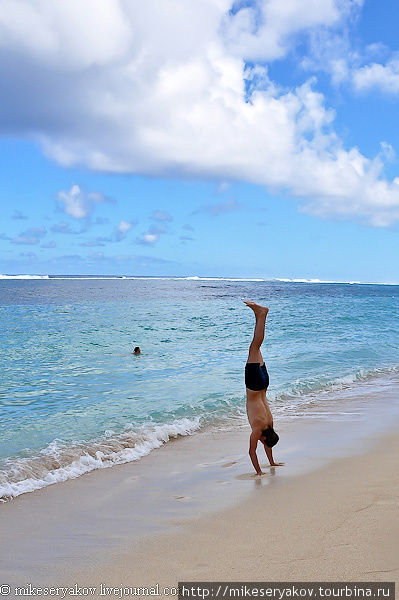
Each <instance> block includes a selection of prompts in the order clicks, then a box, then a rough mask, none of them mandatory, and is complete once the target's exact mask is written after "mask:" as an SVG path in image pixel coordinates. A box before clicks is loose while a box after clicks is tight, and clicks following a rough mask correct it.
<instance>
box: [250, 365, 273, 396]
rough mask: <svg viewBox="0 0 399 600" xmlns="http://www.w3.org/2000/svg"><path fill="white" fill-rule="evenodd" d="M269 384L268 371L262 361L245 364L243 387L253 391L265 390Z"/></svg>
mask: <svg viewBox="0 0 399 600" xmlns="http://www.w3.org/2000/svg"><path fill="white" fill-rule="evenodd" d="M268 386H269V373H268V372H267V369H266V365H265V363H263V365H261V364H260V363H247V364H246V365H245V387H247V388H248V389H249V390H253V391H254V392H258V391H259V390H267V388H268Z"/></svg>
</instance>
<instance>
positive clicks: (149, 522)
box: [0, 379, 399, 585]
mask: <svg viewBox="0 0 399 600" xmlns="http://www.w3.org/2000/svg"><path fill="white" fill-rule="evenodd" d="M365 392H366V390H363V392H362V393H360V392H359V395H358V398H357V400H356V401H354V400H353V398H352V403H351V404H350V405H349V404H348V403H345V400H344V399H343V406H345V408H346V410H347V412H348V414H346V415H343V414H340V413H339V412H336V414H335V416H334V415H333V414H331V412H330V408H331V407H329V406H328V405H325V404H324V405H323V409H324V415H323V414H322V413H321V414H319V416H318V418H315V417H312V418H308V419H305V418H303V417H301V418H299V419H291V420H287V421H285V422H281V423H280V426H279V429H278V431H279V433H280V434H281V440H282V442H283V443H280V444H278V446H276V449H275V455H276V460H283V461H285V462H286V466H284V467H280V468H277V469H268V472H267V475H266V476H264V477H262V478H260V479H259V478H255V477H254V474H253V472H252V467H251V465H250V462H249V458H248V454H247V445H248V437H249V428H248V426H245V427H242V428H239V429H230V430H229V429H226V430H225V431H220V430H213V431H212V430H210V431H203V432H198V433H196V434H195V435H192V436H188V437H183V438H179V439H176V440H173V441H172V442H170V443H168V444H166V445H164V446H162V447H161V448H160V449H158V450H155V451H153V452H152V453H151V454H150V455H147V456H145V457H143V458H142V459H140V461H138V462H133V463H127V464H124V465H117V466H114V467H113V468H112V469H100V470H96V471H93V472H91V473H88V474H87V475H85V476H84V477H80V478H78V479H74V480H68V481H66V482H64V483H59V484H58V485H53V486H49V487H47V488H43V489H41V490H38V491H36V492H33V493H32V494H24V495H22V496H19V497H18V498H16V499H14V500H12V501H11V502H7V503H5V504H3V505H1V506H0V521H1V523H0V526H1V529H2V541H3V545H4V547H6V548H7V549H8V552H7V557H6V558H5V559H4V560H3V561H2V562H3V564H2V571H1V576H2V580H3V581H7V582H8V581H9V582H13V583H14V584H15V585H21V584H23V583H24V582H25V581H32V582H34V583H48V580H49V579H50V576H49V575H48V573H49V566H50V567H51V569H50V570H51V580H52V581H54V583H57V582H58V584H60V581H61V580H62V581H64V582H65V581H66V580H69V581H75V579H76V578H77V577H78V576H79V577H80V578H81V580H82V581H83V582H84V581H85V580H86V579H87V578H88V577H89V578H92V579H91V580H92V581H95V579H96V577H98V576H99V575H100V574H103V573H106V574H107V577H108V579H107V582H108V580H109V582H111V581H113V582H116V579H117V578H118V577H119V578H120V577H121V576H122V575H123V573H122V572H121V571H120V569H121V568H122V567H121V565H126V564H127V563H128V562H129V561H130V562H131V560H130V559H129V556H130V555H131V556H134V557H135V558H134V560H135V561H136V562H137V561H138V562H137V564H138V565H141V566H140V569H141V571H140V569H139V571H137V573H136V578H139V579H140V577H141V578H143V577H145V573H147V571H146V569H147V567H146V565H147V563H148V564H152V568H153V570H154V572H155V573H157V568H158V569H159V566H158V567H157V566H156V564H154V561H155V559H156V557H158V560H159V556H160V554H159V550H156V547H157V544H164V548H165V552H166V556H167V557H169V555H170V560H172V557H173V556H174V557H175V558H174V560H175V561H177V563H176V564H180V562H181V561H183V562H181V564H185V565H186V567H185V569H186V570H183V571H182V573H181V577H182V578H183V579H186V580H187V579H189V578H192V577H194V576H196V573H197V571H198V576H199V577H202V578H203V579H205V580H206V579H209V578H211V573H214V575H213V576H212V577H214V578H216V579H218V577H217V576H216V571H209V572H208V571H206V569H205V571H203V570H201V569H202V568H201V569H199V570H197V571H195V572H194V571H192V570H191V571H190V568H191V567H190V564H189V562H188V563H187V561H186V562H184V560H185V558H184V555H182V556H180V554H179V552H178V549H177V546H178V547H179V548H180V547H182V548H184V547H185V546H184V544H185V543H186V544H187V548H186V550H187V553H188V554H187V556H190V543H189V542H190V539H191V542H192V540H193V536H194V538H195V539H196V537H195V536H196V534H195V528H196V527H197V531H198V532H199V533H198V535H199V538H200V539H201V540H202V546H201V545H200V547H201V548H202V550H201V551H202V552H204V553H205V554H207V553H208V552H209V553H210V554H212V544H211V546H210V547H209V548H208V549H207V548H206V543H205V541H204V539H205V538H204V535H205V533H204V532H208V533H207V535H208V537H209V540H211V539H213V538H212V536H213V535H214V533H213V532H214V531H215V528H216V530H217V529H218V528H219V529H222V530H223V534H221V535H223V538H224V539H225V541H226V544H227V546H232V547H233V548H235V547H236V545H237V543H238V541H237V536H236V535H235V533H234V530H232V529H231V528H230V529H229V526H228V522H229V520H230V519H232V520H233V522H234V523H235V522H237V523H238V526H239V529H240V530H242V531H243V532H245V531H248V532H249V531H251V534H249V533H248V535H251V536H252V535H254V533H253V530H252V529H251V528H252V527H253V526H254V519H253V515H254V514H256V510H259V511H260V514H262V515H263V516H262V523H260V524H259V526H260V527H261V528H262V527H263V520H265V522H268V519H269V518H270V517H269V515H268V514H263V512H262V511H264V508H262V505H261V504H262V502H263V501H264V500H267V502H269V501H273V502H274V504H273V509H272V510H273V511H276V519H277V521H278V522H280V525H281V524H282V523H284V522H285V521H286V520H288V521H290V523H291V525H290V526H289V528H288V530H287V533H286V536H288V535H289V531H291V529H290V528H293V529H292V531H295V527H294V525H295V524H294V523H293V522H292V519H293V516H292V515H294V514H295V510H294V511H293V510H292V507H291V509H289V504H290V502H291V503H292V500H291V501H290V500H289V497H290V495H292V497H293V498H295V503H296V502H297V499H298V498H301V497H302V496H301V494H302V495H303V494H304V490H303V486H304V484H305V483H306V485H309V486H310V488H309V489H313V490H314V492H313V497H312V502H311V505H312V506H313V508H315V510H322V509H323V506H324V508H325V509H326V507H327V506H328V507H330V502H329V500H328V498H326V497H325V490H326V489H327V488H328V486H330V487H331V485H333V484H332V482H331V477H333V478H335V481H336V482H337V483H336V486H335V488H336V487H337V485H338V489H334V485H333V488H332V489H331V494H332V496H334V495H336V494H338V495H339V494H341V495H342V494H349V495H348V498H349V496H350V494H351V493H352V492H353V489H352V486H351V481H353V480H354V479H356V478H358V477H359V473H363V480H364V481H363V482H362V481H359V485H358V488H359V493H360V490H361V485H363V484H364V485H365V486H366V491H365V492H364V494H363V495H365V496H368V495H369V492H368V488H370V486H371V487H372V486H373V485H377V487H378V486H379V487H381V484H380V483H379V482H378V481H377V483H373V481H374V480H375V479H376V477H377V480H378V476H379V463H381V465H382V468H381V474H382V475H383V476H384V477H385V479H384V484H383V486H382V488H381V490H380V492H381V494H382V497H383V496H384V494H387V493H388V494H389V493H390V491H392V492H393V490H390V489H389V485H390V481H391V479H392V482H393V483H394V484H395V485H396V483H395V482H396V480H395V478H394V475H395V473H394V469H393V472H392V473H390V472H387V464H391V462H392V461H396V462H394V467H395V468H396V471H398V470H397V466H398V465H397V459H395V456H399V444H397V443H396V441H395V435H392V433H390V432H392V431H393V429H395V430H397V428H398V423H399V415H398V410H397V409H398V406H397V404H398V398H399V383H398V382H397V381H396V386H395V385H393V379H392V380H391V384H390V386H388V385H387V387H386V389H385V391H383V390H381V389H379V390H378V393H377V392H375V395H374V396H375V397H373V394H372V392H371V391H370V389H368V391H367V393H365ZM335 406H336V405H335ZM395 409H396V410H395ZM348 417H349V418H348ZM387 444H388V445H389V444H390V445H391V446H392V448H393V450H392V453H391V454H390V455H388V456H386V448H387ZM370 447H374V448H376V449H377V450H375V451H372V452H371V453H370V452H369V454H367V451H368V450H369V449H370ZM373 452H374V453H373ZM260 456H262V455H260ZM349 457H350V458H349ZM376 457H377V458H376ZM262 458H263V457H262ZM265 459H266V457H264V458H263V460H261V463H262V464H264V462H265ZM348 459H349V460H348ZM368 461H370V465H374V467H372V468H371V471H370V470H369V469H368V467H367V464H368ZM390 461H391V462H390ZM339 465H340V466H339ZM352 465H354V466H352ZM356 465H358V467H356ZM392 468H393V467H392ZM373 469H374V470H373ZM398 472H399V471H398ZM328 473H330V475H327V474H328ZM341 474H342V475H341ZM329 478H330V479H329ZM348 486H349V487H348ZM394 489H395V490H396V488H394ZM288 490H291V491H289V492H288ZM395 493H397V494H398V496H399V489H398V490H396V491H395ZM261 498H263V500H260V499H261ZM272 498H274V500H272ZM315 498H316V503H314V499H315ZM302 501H303V502H304V501H305V496H303V498H302ZM341 501H342V502H343V504H345V506H347V510H348V511H349V512H350V511H351V510H352V508H353V506H357V505H358V504H359V505H360V504H362V502H360V498H359V499H356V502H355V500H353V501H351V502H352V503H351V502H349V500H348V502H347V501H346V500H345V496H344V497H343V498H342V499H341ZM259 502H260V503H261V504H259ZM363 504H364V503H363ZM387 506H388V505H387ZM392 506H393V504H392ZM255 507H257V508H256V509H255ZM283 507H285V508H283ZM334 507H335V505H334V504H333V505H331V507H330V508H329V510H332V511H333V512H334V511H336V510H337V509H336V508H334ZM313 508H312V511H313ZM303 510H304V514H303V518H304V519H305V521H306V518H308V517H309V515H308V516H306V511H305V507H303ZM357 510H358V509H357V508H356V511H357ZM359 510H360V509H359ZM361 510H363V509H361ZM364 510H365V509H364ZM254 511H255V512H254ZM356 511H355V512H356ZM338 512H339V511H338ZM359 514H360V513H359ZM240 515H244V517H243V518H242V519H241V521H242V522H241V521H240ZM310 516H311V515H310ZM323 519H325V515H324V516H323V518H321V521H320V527H322V526H324V525H325V523H324V521H323ZM273 527H274V525H273ZM312 527H313V528H314V527H315V523H313V522H312ZM267 531H269V525H268V529H267ZM190 532H191V533H190ZM275 533H276V536H277V537H278V532H277V531H276V532H275ZM313 533H314V535H316V533H317V532H316V531H315V532H313ZM308 534H309V535H310V533H309V532H308ZM242 535H243V536H244V537H243V540H242V541H241V542H240V543H241V544H242V551H243V552H244V550H245V548H246V547H247V546H246V545H245V544H247V545H248V544H249V545H251V544H252V543H254V544H255V546H256V544H258V543H259V542H258V541H256V540H255V541H254V542H253V541H252V538H249V539H251V541H250V543H249V542H248V540H247V541H246V542H245V535H246V534H244V533H243V534H242ZM267 535H269V533H267ZM312 535H313V534H312ZM312 535H310V538H308V537H307V538H306V539H311V538H312ZM182 539H184V540H186V542H184V544H183V546H181V544H182V541H181V540H182ZM276 539H277V538H276ZM284 539H285V543H287V544H288V543H289V539H288V537H285V538H284ZM395 539H397V540H399V533H398V536H397V537H396V538H395ZM244 542H245V543H244ZM196 543H197V540H196ZM212 543H213V542H212ZM215 543H216V542H215ZM276 543H277V545H278V544H279V542H277V541H276ZM293 543H294V546H297V545H298V540H295V541H294V542H293ZM309 543H310V542H309ZM312 543H313V542H312ZM315 543H316V542H315ZM317 543H319V542H317ZM345 543H349V544H350V542H345ZM370 543H371V544H372V540H370ZM154 544H155V545H154ZM265 544H266V548H267V547H269V542H268V540H267V537H266V539H265ZM216 546H217V547H219V546H218V544H216ZM299 547H301V544H299ZM168 548H169V550H168ZM170 548H172V549H173V552H171V550H170ZM257 551H258V553H260V554H263V555H264V556H267V555H268V551H267V550H266V549H265V550H263V551H262V549H261V548H258V550H257ZM260 554H259V555H260ZM142 556H146V557H147V558H146V561H144V558H142ZM223 560H224V559H223ZM223 560H222V559H220V557H219V558H217V557H215V565H216V564H219V567H218V569H219V570H218V571H217V572H218V573H219V572H220V573H223V572H225V571H223V569H224V568H225V564H224V562H223ZM143 561H144V562H143ZM220 561H221V562H220ZM229 561H230V563H231V565H233V563H234V560H233V557H230V558H229ZM230 563H229V564H230ZM201 564H202V563H201ZM206 564H208V566H209V563H208V562H206ZM212 564H213V563H212ZM226 564H227V563H226ZM273 564H274V563H273ZM96 565H97V566H98V565H102V566H101V572H98V571H96V568H97V567H96ZM118 565H119V566H118ZM212 568H213V567H212ZM169 569H172V567H171V565H169ZM234 569H235V571H237V570H238V571H237V572H238V573H239V574H240V575H239V576H238V575H237V576H236V577H235V579H236V580H238V579H245V578H247V580H248V578H249V575H250V574H251V577H255V572H253V571H251V570H250V563H248V562H246V563H245V566H243V567H242V568H241V567H240V568H239V567H238V566H236V567H235V568H234ZM234 569H233V572H234ZM172 571H173V569H172ZM172 571H170V572H172ZM277 573H280V571H278V570H276V571H273V572H269V575H268V577H271V580H273V579H274V580H276V578H277ZM128 575H129V577H128ZM322 575H323V572H322V573H321V574H320V578H321V579H323V578H325V577H324V575H323V576H322ZM124 576H125V580H126V582H127V581H132V575H131V573H130V571H129V573H128V572H127V571H125V572H124ZM161 576H162V577H165V576H166V571H162V572H161V571H159V578H161ZM264 576H266V575H262V577H259V576H258V580H259V579H262V578H263V577H264ZM225 577H228V578H229V579H232V578H233V579H234V577H232V576H231V575H229V576H227V573H226V572H225ZM281 577H282V578H283V579H284V578H286V577H285V576H284V577H283V573H282V572H281ZM309 577H311V575H309ZM334 577H338V574H335V575H334ZM220 578H221V577H219V579H220ZM152 579H154V578H152ZM294 579H295V578H294ZM296 579H297V580H301V579H303V577H300V576H299V573H298V576H297V577H296ZM255 580H256V577H255ZM142 583H145V582H143V581H142ZM119 584H120V582H119Z"/></svg>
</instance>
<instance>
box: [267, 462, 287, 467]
mask: <svg viewBox="0 0 399 600" xmlns="http://www.w3.org/2000/svg"><path fill="white" fill-rule="evenodd" d="M283 465H285V463H284V462H277V463H276V462H272V463H270V466H271V467H282V466H283Z"/></svg>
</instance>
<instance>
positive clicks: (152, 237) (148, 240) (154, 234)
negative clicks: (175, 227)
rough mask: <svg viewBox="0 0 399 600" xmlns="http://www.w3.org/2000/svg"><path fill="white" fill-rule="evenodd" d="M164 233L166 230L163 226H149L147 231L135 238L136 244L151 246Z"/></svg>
mask: <svg viewBox="0 0 399 600" xmlns="http://www.w3.org/2000/svg"><path fill="white" fill-rule="evenodd" d="M165 231H166V229H165V226H164V225H151V226H150V227H149V228H148V230H147V231H145V232H144V233H143V234H142V235H141V236H140V237H138V238H136V242H137V243H138V244H144V245H149V246H151V245H152V244H155V242H157V241H158V240H159V238H160V237H161V235H162V234H163V233H165Z"/></svg>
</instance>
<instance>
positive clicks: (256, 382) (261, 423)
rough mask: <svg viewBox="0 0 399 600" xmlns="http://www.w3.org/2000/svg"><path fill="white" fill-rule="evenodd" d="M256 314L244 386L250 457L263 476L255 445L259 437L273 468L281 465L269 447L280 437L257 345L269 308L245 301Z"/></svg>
mask: <svg viewBox="0 0 399 600" xmlns="http://www.w3.org/2000/svg"><path fill="white" fill-rule="evenodd" d="M245 304H246V305H247V306H249V308H251V309H252V310H253V311H254V313H255V331H254V337H253V339H252V342H251V345H250V347H249V354H248V360H247V364H246V365H245V386H246V388H247V390H246V391H247V415H248V421H249V424H250V425H251V429H252V433H251V436H250V438H249V456H250V457H251V461H252V464H253V466H254V468H255V471H256V473H257V475H264V473H263V472H262V469H261V468H260V466H259V462H258V457H257V455H256V447H257V445H258V441H259V440H260V441H261V442H262V444H263V445H264V447H265V451H266V455H267V458H268V459H269V463H270V465H271V466H273V467H277V466H280V465H283V464H284V463H276V462H274V459H273V452H272V447H273V446H275V445H276V444H277V442H278V440H279V437H278V435H277V433H276V432H275V431H274V429H273V417H272V413H271V412H270V408H269V404H268V403H267V400H266V390H267V388H268V385H269V374H268V372H267V369H266V365H265V363H264V360H263V357H262V354H261V351H260V347H261V345H262V342H263V339H264V337H265V324H266V317H267V313H268V312H269V309H268V308H266V306H260V304H255V302H245Z"/></svg>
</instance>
